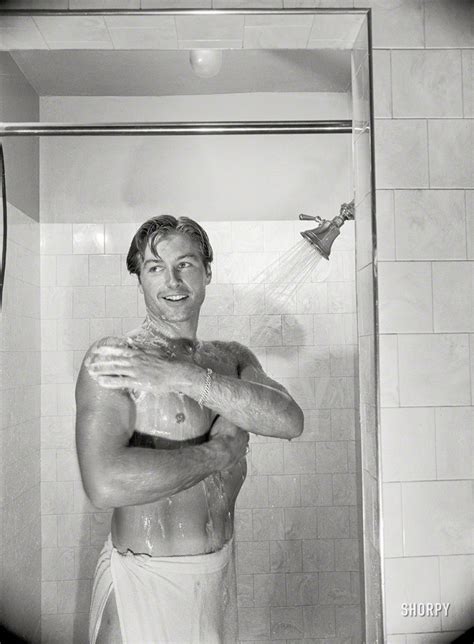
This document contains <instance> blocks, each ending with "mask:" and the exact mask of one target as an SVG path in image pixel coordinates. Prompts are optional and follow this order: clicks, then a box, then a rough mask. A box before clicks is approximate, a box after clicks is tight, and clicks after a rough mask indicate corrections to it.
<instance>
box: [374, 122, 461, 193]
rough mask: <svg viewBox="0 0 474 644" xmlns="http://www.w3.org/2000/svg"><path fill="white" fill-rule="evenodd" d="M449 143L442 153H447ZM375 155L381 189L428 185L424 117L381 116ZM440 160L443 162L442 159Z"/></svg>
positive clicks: (376, 134) (377, 128) (376, 137)
mask: <svg viewBox="0 0 474 644" xmlns="http://www.w3.org/2000/svg"><path fill="white" fill-rule="evenodd" d="M446 145H447V143H446ZM446 145H445V146H444V148H443V154H446V152H445V149H446ZM375 154H376V158H377V184H378V187H379V188H424V187H428V185H429V177H428V128H427V124H426V121H425V120H422V119H404V120H393V121H392V120H385V119H378V120H377V123H376V132H375ZM433 154H436V153H435V151H433ZM457 156H459V152H458V153H457ZM430 161H431V159H430ZM439 162H440V163H442V161H441V159H440V160H439Z"/></svg>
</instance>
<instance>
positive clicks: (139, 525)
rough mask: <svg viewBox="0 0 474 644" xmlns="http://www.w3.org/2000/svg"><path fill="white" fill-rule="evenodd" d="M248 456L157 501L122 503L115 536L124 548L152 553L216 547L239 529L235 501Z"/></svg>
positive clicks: (117, 544) (114, 524)
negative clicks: (229, 468)
mask: <svg viewBox="0 0 474 644" xmlns="http://www.w3.org/2000/svg"><path fill="white" fill-rule="evenodd" d="M246 471H247V467H246V462H245V459H242V461H240V463H238V464H237V465H235V466H234V467H233V468H232V469H231V470H228V471H227V472H224V473H220V472H219V473H216V474H213V475H211V476H208V477H207V478H206V479H204V480H202V481H200V482H199V483H198V484H197V485H194V486H193V487H191V488H188V489H187V490H182V491H181V492H179V493H177V494H174V495H172V496H169V497H166V498H164V499H160V500H159V501H156V502H154V503H148V504H144V505H137V506H127V507H123V508H116V509H115V510H114V514H113V517H112V541H113V543H114V546H115V547H116V548H117V550H119V551H120V552H126V551H127V550H131V551H132V552H134V553H146V554H149V555H152V556H173V555H192V554H202V553H206V552H215V551H216V550H219V549H220V548H222V546H223V545H224V544H225V543H226V542H227V541H228V540H229V539H230V538H231V537H232V535H233V523H234V506H235V499H236V497H237V494H238V492H239V490H240V488H241V486H242V484H243V482H244V479H245V475H246Z"/></svg>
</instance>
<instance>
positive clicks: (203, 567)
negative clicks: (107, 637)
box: [89, 535, 238, 644]
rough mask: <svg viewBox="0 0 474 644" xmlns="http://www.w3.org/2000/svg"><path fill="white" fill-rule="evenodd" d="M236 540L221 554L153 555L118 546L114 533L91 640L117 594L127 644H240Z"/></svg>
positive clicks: (101, 568) (98, 579) (105, 555)
mask: <svg viewBox="0 0 474 644" xmlns="http://www.w3.org/2000/svg"><path fill="white" fill-rule="evenodd" d="M233 545H234V544H233V539H231V540H230V541H228V542H227V543H226V544H225V545H224V547H223V548H221V549H220V550H218V551H217V552H212V553H210V554H200V555H185V556H173V557H150V556H148V555H144V554H139V555H136V554H134V553H132V552H130V551H129V552H128V553H127V554H125V555H123V554H121V553H119V552H118V551H117V549H116V548H114V546H113V544H112V539H111V536H110V535H109V537H108V539H107V541H106V542H105V544H104V547H103V549H102V551H101V553H100V555H99V560H98V562H97V566H96V572H95V576H94V585H93V589H92V600H91V611H90V621H89V638H90V642H91V644H95V641H96V638H97V634H98V632H99V628H100V623H101V620H102V614H103V611H104V608H105V605H106V603H107V599H108V597H109V595H110V592H111V591H112V589H113V590H114V592H115V599H116V603H117V611H118V615H119V620H120V630H121V633H122V640H123V644H236V642H237V637H238V636H237V598H236V595H237V591H236V581H235V565H234V547H233Z"/></svg>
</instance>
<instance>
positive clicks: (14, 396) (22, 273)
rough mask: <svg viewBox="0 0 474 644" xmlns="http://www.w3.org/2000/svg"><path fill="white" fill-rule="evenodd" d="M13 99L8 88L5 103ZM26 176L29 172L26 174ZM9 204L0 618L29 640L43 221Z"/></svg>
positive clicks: (0, 393) (36, 615)
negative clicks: (40, 257)
mask: <svg viewBox="0 0 474 644" xmlns="http://www.w3.org/2000/svg"><path fill="white" fill-rule="evenodd" d="M7 97H8V94H5V93H4V96H3V99H4V101H6V100H7ZM23 100H24V99H23ZM26 179H27V180H30V177H28V175H26ZM12 196H14V195H12ZM7 209H8V255H7V258H8V261H7V264H6V278H5V284H4V290H3V306H2V313H1V323H2V330H1V351H0V362H1V370H0V371H1V382H0V408H1V409H2V419H1V425H0V428H1V431H0V441H1V449H0V452H1V454H0V524H1V526H2V537H1V544H2V545H1V548H0V589H1V590H0V596H1V597H0V601H1V604H2V617H1V621H2V626H4V627H5V628H7V629H10V630H11V631H12V632H15V633H16V634H17V635H18V637H20V636H21V637H22V638H24V640H25V641H31V642H38V641H39V636H38V633H39V625H40V618H41V545H40V539H41V508H40V482H41V469H40V416H41V409H40V407H39V403H40V386H41V385H40V383H41V353H40V349H41V335H40V334H41V325H40V319H39V318H40V286H39V283H40V280H39V269H40V261H39V256H40V238H39V237H40V236H39V224H38V223H37V222H36V221H34V220H33V219H31V218H30V217H29V216H27V215H26V214H25V213H24V212H22V211H20V210H19V209H18V208H15V207H14V206H13V205H12V204H10V203H8V205H7ZM36 214H37V213H36ZM45 601H46V597H45ZM26 608H27V610H26V612H25V609H26Z"/></svg>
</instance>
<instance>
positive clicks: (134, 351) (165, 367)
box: [84, 337, 181, 394]
mask: <svg viewBox="0 0 474 644" xmlns="http://www.w3.org/2000/svg"><path fill="white" fill-rule="evenodd" d="M84 364H85V367H86V368H87V371H88V372H89V374H90V376H91V377H92V378H94V380H96V381H97V382H98V383H99V385H101V386H102V387H105V388H107V389H122V388H126V389H135V390H138V391H152V392H153V393H155V394H162V393H168V392H170V391H177V384H176V383H177V376H178V374H179V370H180V368H181V361H180V360H176V359H175V358H174V356H173V355H172V354H171V353H170V352H168V351H166V349H164V348H163V349H161V348H159V347H146V348H145V347H139V346H133V345H130V344H129V343H128V342H127V341H126V340H124V339H123V338H112V337H109V338H105V339H104V340H102V341H101V342H100V343H98V344H97V345H96V346H95V347H94V348H93V350H92V351H91V353H90V355H89V356H88V358H87V360H86V362H85V363H84Z"/></svg>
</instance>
